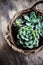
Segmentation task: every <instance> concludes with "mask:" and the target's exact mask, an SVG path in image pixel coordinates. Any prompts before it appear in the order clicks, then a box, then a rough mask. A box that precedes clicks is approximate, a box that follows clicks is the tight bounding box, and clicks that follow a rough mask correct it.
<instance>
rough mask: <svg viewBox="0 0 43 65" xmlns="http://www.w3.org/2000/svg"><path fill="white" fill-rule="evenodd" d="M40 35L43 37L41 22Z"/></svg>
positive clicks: (42, 23) (42, 24)
mask: <svg viewBox="0 0 43 65" xmlns="http://www.w3.org/2000/svg"><path fill="white" fill-rule="evenodd" d="M40 35H41V36H42V37H43V21H42V22H41V27H40Z"/></svg>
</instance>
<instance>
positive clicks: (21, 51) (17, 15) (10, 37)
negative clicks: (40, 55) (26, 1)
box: [4, 1, 43, 54]
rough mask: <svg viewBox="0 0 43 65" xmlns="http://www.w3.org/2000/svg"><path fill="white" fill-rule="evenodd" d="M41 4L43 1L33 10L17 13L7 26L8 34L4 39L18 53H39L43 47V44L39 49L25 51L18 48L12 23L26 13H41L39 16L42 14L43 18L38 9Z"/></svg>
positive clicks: (32, 8)
mask: <svg viewBox="0 0 43 65" xmlns="http://www.w3.org/2000/svg"><path fill="white" fill-rule="evenodd" d="M39 3H43V1H39V2H37V3H35V4H34V5H33V6H32V7H31V8H28V9H25V10H22V11H19V12H17V13H16V14H15V15H14V17H13V19H12V20H11V21H10V22H9V24H8V26H7V33H6V35H5V37H4V39H5V41H6V42H7V44H8V45H9V46H10V47H11V48H12V49H13V50H14V51H16V52H19V53H24V54H30V53H37V52H38V51H40V50H41V49H42V47H43V44H42V45H41V46H39V47H38V48H36V49H32V50H25V49H22V48H19V47H18V46H16V44H15V43H16V42H15V40H13V36H12V33H11V26H12V23H13V22H14V21H15V19H17V18H18V17H19V16H21V15H22V14H25V13H26V14H27V13H28V12H30V11H32V10H34V11H35V12H37V13H39V14H41V15H42V16H43V13H42V12H40V11H39V10H37V9H36V5H38V4H39ZM14 42H15V43H14ZM40 44H41V43H40Z"/></svg>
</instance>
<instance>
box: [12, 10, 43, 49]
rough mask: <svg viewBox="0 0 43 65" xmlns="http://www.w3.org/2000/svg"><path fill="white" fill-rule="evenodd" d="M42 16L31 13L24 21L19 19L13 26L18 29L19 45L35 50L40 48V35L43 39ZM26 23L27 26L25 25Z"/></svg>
mask: <svg viewBox="0 0 43 65" xmlns="http://www.w3.org/2000/svg"><path fill="white" fill-rule="evenodd" d="M42 19H43V18H42V16H40V15H38V16H37V15H36V13H35V12H34V11H33V12H30V15H29V16H28V15H25V16H24V20H22V19H21V18H19V19H17V20H16V21H15V22H14V23H13V24H14V26H16V27H17V28H19V29H18V34H17V44H18V45H22V46H23V47H24V48H29V49H33V48H35V47H38V46H39V37H40V36H39V35H41V36H42V37H43V21H42ZM24 21H25V24H23V23H24Z"/></svg>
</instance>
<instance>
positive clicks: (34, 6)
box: [31, 1, 43, 9]
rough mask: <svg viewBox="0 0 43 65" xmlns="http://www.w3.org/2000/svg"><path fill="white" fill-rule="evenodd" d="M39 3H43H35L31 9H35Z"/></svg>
mask: <svg viewBox="0 0 43 65" xmlns="http://www.w3.org/2000/svg"><path fill="white" fill-rule="evenodd" d="M41 3H43V1H39V2H36V3H35V4H34V5H33V6H32V7H31V9H35V8H36V6H37V5H38V4H41Z"/></svg>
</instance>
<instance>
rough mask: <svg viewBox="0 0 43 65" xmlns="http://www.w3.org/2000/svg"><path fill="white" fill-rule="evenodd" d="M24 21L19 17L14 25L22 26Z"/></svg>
mask: <svg viewBox="0 0 43 65" xmlns="http://www.w3.org/2000/svg"><path fill="white" fill-rule="evenodd" d="M22 23H23V21H22V19H17V20H16V22H14V23H13V25H14V26H17V27H20V26H22Z"/></svg>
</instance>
